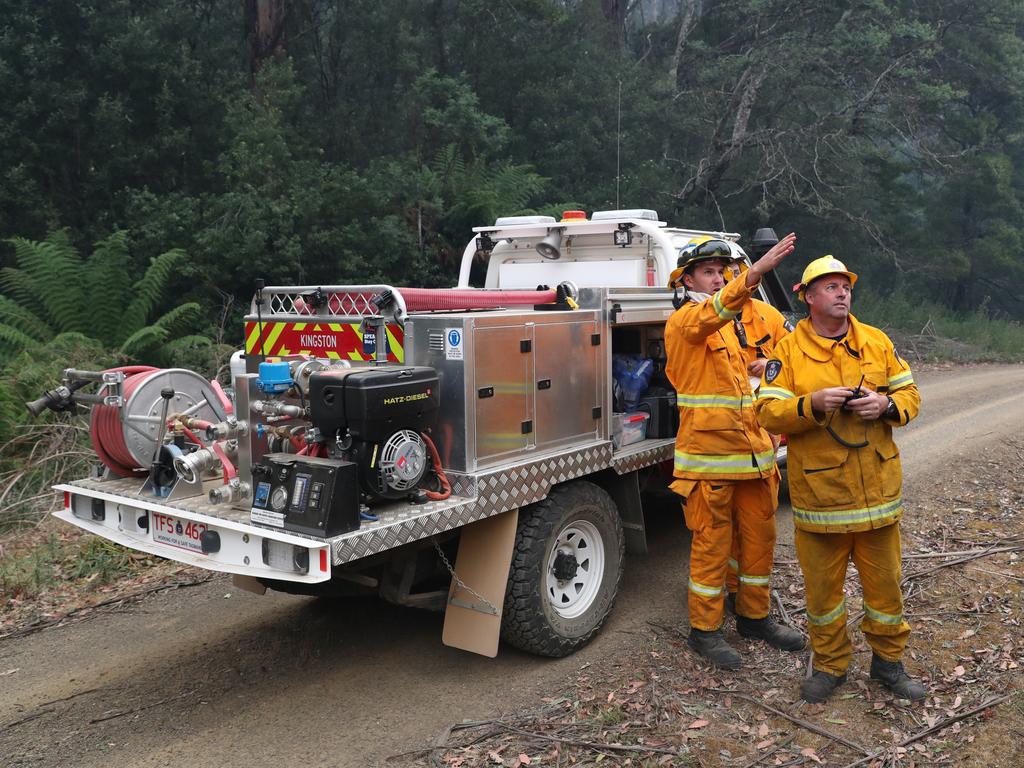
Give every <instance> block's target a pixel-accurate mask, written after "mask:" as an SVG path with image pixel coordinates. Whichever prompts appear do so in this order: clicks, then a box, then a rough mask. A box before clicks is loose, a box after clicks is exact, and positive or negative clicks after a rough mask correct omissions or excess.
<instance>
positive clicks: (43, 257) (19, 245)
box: [10, 230, 89, 331]
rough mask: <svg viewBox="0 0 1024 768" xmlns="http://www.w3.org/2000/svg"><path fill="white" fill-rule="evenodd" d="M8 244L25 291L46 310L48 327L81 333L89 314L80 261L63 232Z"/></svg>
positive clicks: (17, 239) (15, 239)
mask: <svg viewBox="0 0 1024 768" xmlns="http://www.w3.org/2000/svg"><path fill="white" fill-rule="evenodd" d="M10 242H11V243H13V244H14V252H15V257H16V259H17V262H18V268H19V269H20V271H21V272H22V273H23V274H25V275H26V276H27V278H28V282H27V283H24V284H23V285H25V289H26V290H27V291H29V292H30V294H31V298H32V299H34V300H35V301H36V302H38V303H39V304H40V305H41V306H42V307H43V308H44V309H45V310H46V314H47V317H48V318H49V319H50V320H51V321H52V324H53V325H54V326H55V327H56V328H58V329H60V330H68V331H70V330H82V327H81V326H82V325H83V323H84V318H86V317H87V316H88V314H89V313H88V312H87V311H85V310H86V308H87V307H88V304H87V303H85V296H84V292H83V285H82V262H81V259H80V258H79V256H78V253H77V251H75V249H74V246H72V245H71V242H70V241H69V239H68V235H67V232H65V231H64V230H58V231H57V232H54V233H52V234H51V235H50V236H49V237H47V238H46V240H43V241H42V242H35V241H31V240H25V239H23V238H13V239H12V240H11V241H10ZM26 298H28V297H26Z"/></svg>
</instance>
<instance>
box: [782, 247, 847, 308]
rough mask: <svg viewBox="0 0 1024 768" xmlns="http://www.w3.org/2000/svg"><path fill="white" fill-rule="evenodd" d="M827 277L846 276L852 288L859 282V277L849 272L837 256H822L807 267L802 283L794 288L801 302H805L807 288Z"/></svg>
mask: <svg viewBox="0 0 1024 768" xmlns="http://www.w3.org/2000/svg"><path fill="white" fill-rule="evenodd" d="M825 275H846V276H847V277H848V278H849V279H850V286H851V287H852V286H853V284H854V283H856V282H857V275H856V274H854V273H853V272H851V271H850V270H848V269H847V268H846V265H845V264H843V262H841V261H840V260H839V259H837V258H836V257H835V256H832V255H828V256H822V257H821V258H819V259H815V260H814V261H812V262H811V263H810V264H808V265H807V267H806V269H804V274H803V276H802V277H801V278H800V282H799V283H797V284H796V285H794V286H793V290H794V291H797V292H798V293H797V295H798V296H799V297H800V301H803V300H804V291H805V290H806V289H807V286H808V285H810V284H811V283H813V282H814V281H815V280H817V279H818V278H819V277H824V276H825Z"/></svg>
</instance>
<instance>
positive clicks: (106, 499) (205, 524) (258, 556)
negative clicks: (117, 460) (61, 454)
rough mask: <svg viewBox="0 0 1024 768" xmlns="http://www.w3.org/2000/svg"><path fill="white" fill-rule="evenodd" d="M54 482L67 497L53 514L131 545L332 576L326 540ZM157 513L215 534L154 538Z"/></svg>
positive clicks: (287, 574)
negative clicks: (174, 540) (187, 540)
mask: <svg viewBox="0 0 1024 768" xmlns="http://www.w3.org/2000/svg"><path fill="white" fill-rule="evenodd" d="M54 488H55V490H58V491H63V492H64V500H65V501H64V509H62V510H60V511H58V512H54V517H57V518H59V519H61V520H64V521H65V522H68V523H71V524H72V525H75V526H78V527H79V528H81V529H82V530H85V531H88V532H89V533H92V534H95V535H96V536H100V537H102V538H104V539H107V540H108V541H112V542H114V543H116V544H120V545H121V546H124V547H128V548H129V549H134V550H136V551H139V552H146V553H148V554H151V555H157V556H159V557H163V558H166V559H168V560H174V561H176V562H179V563H184V564H185V565H191V566H195V567H197V568H203V569H205V570H208V571H220V572H222V573H233V574H238V575H241V576H252V577H254V578H257V579H259V578H263V579H276V580H279V581H294V582H302V583H306V584H316V583H319V582H323V581H328V580H329V579H330V578H331V553H330V545H329V544H328V543H327V542H324V541H318V540H316V539H312V538H305V537H302V536H294V535H291V534H289V533H285V532H283V531H282V532H278V531H274V530H267V529H263V528H257V527H256V526H252V525H245V524H243V523H235V522H232V521H230V520H223V519H220V518H215V517H210V516H208V515H203V514H200V513H193V512H188V511H184V510H181V509H179V508H176V507H167V506H165V505H163V504H160V503H158V502H150V501H146V500H142V499H136V498H130V499H129V498H126V497H124V496H118V495H115V494H109V493H103V492H101V491H95V490H92V489H86V488H82V487H80V486H75V485H57V486H54ZM156 516H163V518H164V520H166V518H168V517H170V518H173V519H174V520H176V521H180V522H182V523H185V529H186V530H194V531H197V532H198V531H203V532H207V531H209V532H211V534H216V536H212V535H209V536H207V537H206V538H207V541H206V546H202V545H201V544H200V542H199V537H198V535H197V536H196V537H195V540H194V543H193V544H192V547H194V549H193V548H186V547H184V546H176V545H173V544H168V543H165V542H163V541H157V540H156V539H155V538H154V534H153V531H154V529H155V528H157V527H158V524H157V522H155V521H157V520H158V517H156ZM188 523H193V524H194V525H193V526H189V525H188ZM202 549H205V550H207V551H201V550H202ZM196 550H200V551H196Z"/></svg>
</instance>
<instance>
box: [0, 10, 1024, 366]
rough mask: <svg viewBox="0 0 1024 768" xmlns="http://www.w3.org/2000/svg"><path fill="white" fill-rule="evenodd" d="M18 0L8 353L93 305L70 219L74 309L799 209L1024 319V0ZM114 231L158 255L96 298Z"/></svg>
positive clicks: (954, 292)
mask: <svg viewBox="0 0 1024 768" xmlns="http://www.w3.org/2000/svg"><path fill="white" fill-rule="evenodd" d="M0 7H2V9H3V14H2V18H3V22H2V25H0V92H2V93H3V98H2V100H0V173H2V178H0V239H2V240H3V246H2V248H0V266H3V267H4V274H3V282H2V285H0V288H2V290H3V292H4V296H3V297H0V298H3V299H4V300H3V302H0V348H2V349H5V350H7V351H8V352H13V351H16V350H17V349H20V348H24V347H25V343H27V342H25V339H24V338H22V339H20V341H21V342H25V343H19V338H17V337H16V336H15V334H16V333H23V334H28V336H26V338H35V339H49V338H51V337H53V336H54V335H55V334H56V335H59V334H58V333H57V332H58V331H60V330H62V329H71V330H75V331H79V332H81V331H83V330H85V331H87V330H88V329H83V328H81V327H77V326H81V325H82V323H78V324H77V326H76V324H75V323H72V324H71V326H68V328H65V326H66V325H67V324H66V323H65V324H63V325H62V324H61V323H59V322H57V323H55V322H53V321H52V318H48V317H45V315H47V312H45V311H44V312H42V314H40V313H39V312H35V311H34V309H35V307H34V306H33V305H34V304H39V303H43V298H42V296H43V295H45V294H46V292H47V290H46V288H45V287H40V285H39V283H40V280H41V279H42V277H45V275H44V273H43V272H41V271H40V270H39V260H40V258H44V257H45V253H48V252H49V251H47V250H46V249H47V248H49V249H50V250H53V248H54V247H55V246H54V245H53V244H54V243H63V244H64V245H63V247H64V256H63V258H65V260H67V259H72V260H75V264H76V266H75V268H74V269H72V270H71V271H70V272H66V273H65V276H64V278H63V283H64V284H65V285H66V283H68V282H71V281H74V282H76V285H75V288H76V291H77V293H76V294H75V296H74V297H70V296H65V297H64V298H65V300H64V305H65V306H66V305H67V304H68V303H69V302H71V301H72V300H73V301H75V302H77V303H78V305H79V308H80V311H81V312H82V313H88V314H89V315H91V316H92V317H93V318H98V317H99V316H100V315H101V314H104V313H106V314H108V315H109V317H115V316H116V317H121V314H122V312H123V310H124V307H120V306H114V305H112V302H113V303H114V304H116V303H117V302H118V301H120V302H122V303H124V304H129V303H131V302H132V301H133V298H134V294H135V293H137V291H138V290H140V289H139V288H138V286H139V285H141V284H142V282H141V281H142V280H143V278H144V276H145V275H146V274H147V270H149V269H150V267H151V262H154V260H159V259H158V256H159V257H160V258H163V259H164V260H165V261H166V260H167V258H168V257H167V256H166V254H168V253H174V254H178V256H176V257H175V260H174V269H173V274H171V275H170V276H169V278H168V281H169V282H168V284H167V286H166V291H164V294H163V296H164V301H165V302H166V303H167V305H166V306H164V307H155V306H154V307H150V308H149V309H151V310H153V311H154V312H156V314H159V313H160V312H157V310H159V311H161V312H162V311H166V310H167V309H169V308H170V307H171V306H173V305H174V304H176V303H180V302H181V301H182V300H183V299H184V300H190V301H195V302H197V303H198V304H199V306H200V307H202V308H203V312H204V313H205V322H206V323H207V324H215V323H216V322H217V320H218V318H220V317H221V316H222V315H223V314H224V307H225V306H226V305H227V304H228V303H229V302H230V300H231V299H232V298H234V300H235V303H234V310H232V312H234V313H235V314H237V311H238V307H239V306H240V305H242V304H245V303H247V300H248V297H249V296H250V295H251V292H252V286H253V281H254V279H255V278H256V277H262V278H264V279H266V280H267V281H268V282H271V283H273V282H280V281H287V282H303V283H317V282H344V281H358V282H372V281H378V280H388V281H390V282H393V283H395V284H427V285H431V284H433V285H442V284H449V283H451V282H452V281H453V279H454V276H455V274H456V269H457V263H456V262H457V259H458V257H459V255H460V254H461V249H462V247H463V245H464V243H465V242H466V240H467V237H468V233H469V228H470V227H471V226H473V225H476V224H482V223H488V222H490V221H492V220H493V218H494V217H495V216H496V215H505V214H515V213H523V212H528V211H538V212H545V213H550V212H557V211H560V210H562V209H563V208H566V207H580V208H583V209H586V210H596V209H606V208H614V207H622V208H633V207H645V208H654V209H656V210H657V211H658V212H659V213H660V215H661V217H662V218H663V219H665V220H666V221H668V222H670V223H672V224H675V225H684V226H693V227H705V228H714V229H719V228H724V229H728V230H732V231H737V232H740V233H743V234H744V235H745V236H749V235H750V234H751V233H752V232H753V230H754V229H755V228H757V227H759V226H764V225H771V226H774V227H775V228H776V229H777V230H779V231H780V232H781V231H789V230H795V231H797V232H798V233H799V235H800V249H799V250H800V253H799V254H798V258H797V259H796V261H799V262H800V263H804V262H806V261H807V260H809V259H810V258H813V257H814V256H817V255H821V254H822V253H834V254H836V255H837V256H839V257H840V258H843V259H845V260H847V261H848V263H849V264H850V265H851V266H853V267H854V268H855V269H857V270H858V271H860V272H862V273H865V274H866V275H867V276H868V277H869V278H870V279H869V280H868V281H866V284H867V283H870V284H873V285H875V286H876V287H879V288H883V289H884V290H886V291H888V290H899V291H901V292H903V293H906V292H910V293H912V294H915V293H916V294H918V295H921V296H928V297H930V298H931V299H932V300H938V301H940V302H942V303H944V304H946V305H947V306H949V307H952V308H954V309H956V310H960V311H973V310H975V309H977V308H978V307H983V308H984V309H985V311H987V312H992V313H996V314H1000V315H1002V316H1006V317H1011V318H1017V319H1020V318H1024V300H1022V297H1021V294H1020V293H1019V292H1018V291H1016V290H1014V288H1015V286H1016V285H1017V284H1019V283H1020V281H1021V280H1022V279H1024V258H1022V252H1024V240H1022V237H1021V230H1020V227H1019V223H1020V218H1021V209H1022V204H1024V184H1022V181H1021V174H1020V173H1018V170H1020V169H1022V168H1024V152H1022V148H1024V144H1022V140H1024V137H1022V132H1021V127H1022V125H1024V120H1022V118H1024V102H1022V98H1021V89H1022V84H1024V77H1022V75H1024V57H1022V40H1021V32H1022V28H1021V25H1022V21H1024V6H1022V4H1021V3H1020V2H1019V0H932V1H931V2H922V1H921V0H893V1H888V2H883V1H882V0H852V1H851V0H835V1H834V2H818V3H808V2H798V1H797V0H632V1H631V2H627V0H503V1H502V2H493V1H492V0H462V2H458V1H457V0H372V1H370V0H347V1H342V0H333V1H332V0H243V1H242V2H233V3H230V2H217V1H216V0H159V1H157V0H104V2H99V0H72V1H68V2H48V3H39V2H28V1H27V0H4V2H3V3H2V6H0ZM111 238H114V241H113V242H117V243H119V244H121V245H123V248H121V249H120V250H119V251H118V253H119V255H118V256H117V258H119V259H120V261H119V262H118V263H120V264H122V265H123V271H124V273H125V275H130V276H131V277H130V278H129V277H125V278H124V279H121V280H119V281H118V282H116V286H117V287H118V288H119V289H120V290H122V292H123V295H122V297H121V298H120V299H118V298H117V297H116V296H115V294H114V292H112V291H111V290H102V289H101V288H102V287H99V288H96V294H95V297H91V296H92V294H91V293H90V292H89V291H88V290H87V289H88V287H89V286H90V285H93V284H94V283H95V282H96V281H95V280H94V281H92V282H90V281H88V280H85V281H84V282H82V281H81V280H80V276H81V275H82V274H85V273H87V272H88V268H87V265H88V263H89V260H88V259H85V260H82V261H81V262H80V263H79V261H77V260H78V259H82V258H84V257H80V256H79V255H78V254H90V253H93V254H94V256H93V258H95V253H94V251H97V250H100V251H104V252H105V250H104V249H107V250H109V246H110V243H111V242H112V240H111ZM33 246H34V247H35V250H34V251H32V252H31V254H30V253H29V250H30V249H31V247H33ZM44 246H45V248H44ZM19 248H20V249H21V251H22V253H21V259H20V260H19ZM69 253H70V254H71V255H70V256H69V255H68V254H69ZM26 254H28V255H29V256H31V258H27V260H26ZM101 255H102V254H101ZM62 263H65V264H70V263H71V262H70V261H65V262H62ZM83 265H84V266H83ZM108 266H109V265H108ZM798 266H799V265H798V264H796V263H794V264H791V265H787V270H789V274H787V275H786V276H787V277H791V276H792V273H795V271H796V270H797V269H798ZM83 269H85V272H84V273H83V271H82V270H83ZM33 270H35V272H34V273H33V274H34V277H33V276H32V275H29V273H30V272H33ZM30 277H31V280H30V279H29V278H30ZM54 279H55V280H56V281H57V284H55V285H53V286H52V288H51V290H54V291H60V290H63V288H64V287H65V285H62V284H61V283H62V278H60V277H54ZM32 280H35V283H36V290H35V292H33V291H32V290H29V289H28V288H27V287H26V286H27V284H28V283H29V282H31V281H32ZM137 281H139V282H137ZM109 285H115V283H110V284H109ZM39 291H41V292H42V293H41V294H40V292H39ZM149 298H150V299H152V297H149ZM150 303H152V302H150ZM26 310H29V311H28V313H27V314H26ZM228 314H231V313H230V312H229V313H228ZM30 315H31V318H30V317H29V316H30ZM32 318H34V320H33V319H32ZM133 320H134V322H135V325H136V326H137V327H132V328H131V329H130V332H131V333H134V332H135V331H137V330H138V331H141V330H143V329H145V328H147V327H150V325H147V321H146V319H145V318H140V317H135V318H133ZM33 322H36V323H37V325H32V326H31V327H32V328H35V329H36V330H35V335H34V336H33V335H32V333H31V332H30V331H31V329H30V325H31V324H32V323H33ZM38 323H42V324H44V325H47V327H46V328H45V329H40V328H39V327H38ZM237 325H238V324H237V323H234V322H232V323H231V324H230V326H231V328H230V331H231V334H230V335H231V336H232V338H230V339H229V340H230V341H236V342H237V338H234V334H235V332H236V326H237ZM72 326H73V327H72ZM158 330H159V329H158ZM197 330H202V329H201V328H198V329H197ZM239 330H240V329H239ZM87 335H88V334H87ZM207 335H209V334H207ZM92 337H93V338H99V339H100V340H104V341H105V347H106V348H108V349H116V348H117V346H118V345H120V344H122V343H123V342H124V341H125V339H126V338H127V337H128V334H121V335H118V334H117V333H114V332H113V331H110V330H109V329H107V330H104V332H103V333H101V334H98V335H92ZM5 345H6V346H5ZM111 345H113V346H111Z"/></svg>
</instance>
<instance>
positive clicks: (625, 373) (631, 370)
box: [612, 354, 654, 411]
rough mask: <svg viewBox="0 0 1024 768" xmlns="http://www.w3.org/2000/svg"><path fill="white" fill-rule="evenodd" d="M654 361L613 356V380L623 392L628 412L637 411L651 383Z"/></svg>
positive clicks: (626, 356)
mask: <svg viewBox="0 0 1024 768" xmlns="http://www.w3.org/2000/svg"><path fill="white" fill-rule="evenodd" d="M653 374H654V361H653V360H651V359H650V358H648V357H640V356H638V355H619V354H616V355H613V356H612V378H614V379H615V383H616V384H618V385H619V390H620V391H621V392H622V399H623V404H624V405H625V408H626V410H627V411H635V410H636V408H637V405H639V403H640V397H641V396H642V395H643V393H644V392H645V391H646V390H647V387H648V385H649V384H650V383H651V376H652V375H653Z"/></svg>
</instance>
